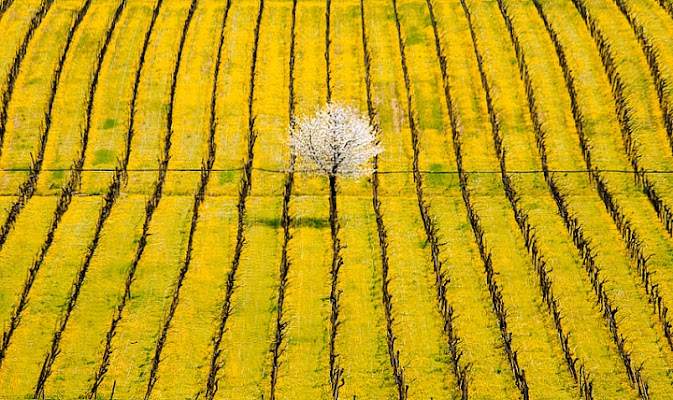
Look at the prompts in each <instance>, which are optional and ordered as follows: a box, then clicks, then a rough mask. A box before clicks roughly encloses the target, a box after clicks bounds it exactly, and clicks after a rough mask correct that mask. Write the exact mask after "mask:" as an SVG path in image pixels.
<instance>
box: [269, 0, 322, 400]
mask: <svg viewBox="0 0 673 400" xmlns="http://www.w3.org/2000/svg"><path fill="white" fill-rule="evenodd" d="M287 21H288V22H290V20H289V19H287ZM325 27H326V19H325V2H322V1H318V2H312V3H302V2H301V1H299V2H298V3H297V10H296V26H295V50H294V57H295V61H294V72H293V74H294V93H293V97H294V101H295V107H294V112H295V115H296V116H297V117H299V116H305V115H310V114H311V113H312V112H313V111H314V110H315V108H316V107H318V106H322V103H323V102H324V101H325V99H326V93H327V89H326V86H325V85H326V82H327V78H326V76H327V73H326V71H327V68H326V64H325V55H324V53H325V44H326V43H325V40H324V39H325V36H324V35H325ZM287 37H288V39H290V38H289V32H288V36H287ZM312 38H316V39H315V40H313V39H312ZM288 50H289V49H288ZM285 135H287V132H285ZM285 154H287V153H285ZM288 158H289V157H287V158H286V159H285V160H283V161H280V162H277V163H276V166H278V167H280V168H285V167H286V165H285V163H286V162H287V161H286V160H287V159H288ZM324 186H326V185H325V181H324V178H316V177H310V176H308V175H307V174H296V175H295V177H294V184H293V189H292V192H293V195H292V199H291V203H290V212H291V214H292V223H291V229H290V234H291V235H292V240H291V241H290V244H289V246H288V259H289V260H290V263H291V264H290V268H289V271H288V272H287V289H286V294H285V301H284V304H283V307H284V311H283V313H284V316H285V317H284V320H285V322H286V323H287V326H286V328H285V336H284V343H285V344H284V345H283V346H282V348H281V351H280V355H279V357H278V363H279V367H278V375H277V382H276V388H275V398H277V399H328V398H331V397H332V396H331V393H330V364H329V326H330V325H329V317H330V303H329V295H330V275H329V271H330V263H331V258H332V254H331V252H330V250H329V248H330V246H329V244H330V242H331V240H330V233H329V221H328V213H329V211H328V210H329V208H328V199H327V191H326V190H325V189H323V187H324ZM316 189H317V190H316ZM279 211H280V210H279ZM280 216H281V213H280V212H279V213H278V215H277V217H280ZM278 261H280V260H278ZM278 261H277V262H278Z"/></svg>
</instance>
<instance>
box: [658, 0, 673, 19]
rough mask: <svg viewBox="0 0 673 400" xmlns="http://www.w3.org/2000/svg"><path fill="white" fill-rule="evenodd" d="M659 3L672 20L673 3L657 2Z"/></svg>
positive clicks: (659, 0) (666, 0) (664, 0)
mask: <svg viewBox="0 0 673 400" xmlns="http://www.w3.org/2000/svg"><path fill="white" fill-rule="evenodd" d="M657 2H658V3H659V5H660V6H661V8H663V9H664V10H665V11H666V12H667V13H668V15H670V16H671V18H673V3H672V2H671V1H669V0H657Z"/></svg>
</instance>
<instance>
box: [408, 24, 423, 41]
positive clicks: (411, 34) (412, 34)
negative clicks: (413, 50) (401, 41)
mask: <svg viewBox="0 0 673 400" xmlns="http://www.w3.org/2000/svg"><path fill="white" fill-rule="evenodd" d="M406 36H407V40H406V45H407V46H413V45H415V44H421V43H425V33H424V32H423V31H422V30H420V29H418V28H416V27H415V26H414V27H411V29H409V30H408V31H407V35H406Z"/></svg>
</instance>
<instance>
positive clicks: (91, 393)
mask: <svg viewBox="0 0 673 400" xmlns="http://www.w3.org/2000/svg"><path fill="white" fill-rule="evenodd" d="M162 4H163V0H157V2H156V3H155V6H154V9H153V11H152V18H151V20H150V24H149V27H148V28H147V31H146V33H145V40H144V42H143V48H142V50H141V54H140V61H139V63H138V68H137V69H136V74H135V80H134V84H133V94H132V98H131V104H130V110H129V128H128V131H127V134H126V154H125V155H124V160H123V161H122V165H123V166H124V167H126V166H127V165H128V160H129V157H130V149H131V141H132V138H133V134H134V129H135V112H136V105H137V104H136V101H137V98H138V88H139V85H140V78H141V75H142V71H143V69H144V66H145V57H146V55H147V50H148V49H149V43H150V38H151V36H152V32H153V31H154V26H155V24H156V21H157V18H158V16H159V12H160V10H161V6H162ZM176 64H177V62H176ZM175 69H176V70H177V67H176V68H175ZM173 79H176V74H174V75H173ZM171 90H172V93H171V101H170V103H169V105H168V107H169V110H172V109H173V107H174V90H175V83H174V82H172V83H171ZM171 119H172V112H169V116H168V120H167V130H166V136H165V138H164V150H163V155H162V158H161V160H160V161H159V176H158V178H157V181H156V183H155V186H154V191H153V193H152V197H151V198H150V199H149V200H148V201H147V203H146V205H145V221H144V223H143V229H142V234H141V236H140V239H139V242H138V247H137V248H136V254H135V257H134V259H133V262H132V264H131V267H130V268H129V271H128V273H127V276H126V281H125V284H124V294H123V295H122V298H121V301H120V303H119V304H118V305H117V307H116V310H115V313H114V315H113V317H112V322H111V324H110V328H109V330H108V331H107V334H106V336H105V349H104V351H103V355H102V357H101V361H100V364H99V365H98V368H97V369H96V371H95V373H94V377H93V383H92V385H91V387H90V388H89V390H88V392H87V398H95V397H96V396H97V392H98V388H99V387H100V385H101V384H102V383H103V380H104V378H105V374H106V373H107V371H108V368H109V366H110V357H111V355H112V340H113V338H114V336H115V335H116V333H117V326H118V325H119V322H120V321H121V319H122V315H123V312H124V309H125V307H126V304H127V302H128V300H129V299H130V298H131V284H132V283H133V280H134V278H135V272H136V270H137V267H138V263H139V262H140V259H141V257H142V255H143V253H144V251H145V247H146V246H147V238H148V236H149V227H150V223H151V221H152V217H153V215H154V211H155V210H156V208H157V207H158V206H159V201H160V200H161V196H162V191H163V185H164V183H165V180H166V171H167V168H168V160H169V158H170V147H171V142H170V139H171V134H172V121H171ZM122 172H123V173H124V177H126V168H124V169H123V171H122Z"/></svg>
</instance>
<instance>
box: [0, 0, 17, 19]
mask: <svg viewBox="0 0 673 400" xmlns="http://www.w3.org/2000/svg"><path fill="white" fill-rule="evenodd" d="M12 3H14V0H4V1H3V2H2V3H0V20H2V16H3V15H5V12H7V10H8V9H9V7H10V6H11V5H12Z"/></svg>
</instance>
